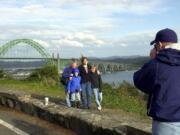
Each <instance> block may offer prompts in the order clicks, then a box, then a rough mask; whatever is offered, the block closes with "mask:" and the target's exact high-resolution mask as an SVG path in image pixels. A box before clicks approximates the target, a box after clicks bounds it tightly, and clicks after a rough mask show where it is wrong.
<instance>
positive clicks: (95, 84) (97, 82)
mask: <svg viewBox="0 0 180 135" xmlns="http://www.w3.org/2000/svg"><path fill="white" fill-rule="evenodd" d="M90 80H91V87H92V89H94V88H99V91H100V92H102V79H101V75H98V74H97V73H93V72H90Z"/></svg>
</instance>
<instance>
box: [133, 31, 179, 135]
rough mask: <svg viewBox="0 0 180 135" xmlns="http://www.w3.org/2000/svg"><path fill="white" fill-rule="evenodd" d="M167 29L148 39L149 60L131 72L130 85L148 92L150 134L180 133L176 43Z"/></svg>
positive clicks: (172, 34)
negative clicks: (149, 48)
mask: <svg viewBox="0 0 180 135" xmlns="http://www.w3.org/2000/svg"><path fill="white" fill-rule="evenodd" d="M177 42H178V39H177V35H176V33H175V32H174V31H173V30H171V29H163V30H160V31H159V32H158V33H157V34H156V38H155V40H154V41H152V42H151V45H153V46H154V48H153V49H152V50H151V52H150V57H151V60H150V61H149V62H148V63H146V64H145V65H144V66H143V67H142V68H141V69H140V70H138V71H137V72H135V73H134V84H135V86H136V87H137V88H138V89H140V90H141V91H142V92H144V93H146V94H148V95H149V100H148V107H147V109H148V115H149V116H150V117H152V118H153V122H152V134H153V135H180V45H178V44H177Z"/></svg>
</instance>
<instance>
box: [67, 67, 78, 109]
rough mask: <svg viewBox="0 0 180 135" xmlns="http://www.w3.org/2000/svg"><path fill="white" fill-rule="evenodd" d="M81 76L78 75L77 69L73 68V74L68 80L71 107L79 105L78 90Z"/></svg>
mask: <svg viewBox="0 0 180 135" xmlns="http://www.w3.org/2000/svg"><path fill="white" fill-rule="evenodd" d="M80 83H81V77H80V76H79V70H78V69H77V68H76V69H74V70H73V76H72V77H71V79H70V80H69V81H68V87H67V90H68V93H69V94H70V95H71V105H72V107H77V108H79V107H80V101H81V98H80V91H81V84H80Z"/></svg>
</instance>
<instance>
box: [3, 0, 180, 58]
mask: <svg viewBox="0 0 180 135" xmlns="http://www.w3.org/2000/svg"><path fill="white" fill-rule="evenodd" d="M179 8H180V1H178V0H151V1H147V0H107V1H106V0H28V1H26V0H0V32H1V34H0V45H3V44H5V43H6V42H8V41H10V40H13V39H17V38H31V39H34V40H36V41H37V42H39V43H41V44H42V45H43V46H44V47H45V48H46V49H47V50H48V51H49V52H50V53H57V52H59V53H60V56H61V57H68V58H70V57H79V56H80V55H81V54H83V55H86V56H94V57H107V56H129V55H148V54H149V49H150V45H149V42H150V41H151V40H153V38H154V36H155V34H156V32H157V31H158V30H160V29H163V28H167V27H168V28H172V29H174V30H175V31H176V32H177V33H178V35H179V34H180V23H179V22H180V17H179V15H178V13H179ZM16 48H17V47H16ZM19 48H20V47H19ZM22 48H23V47H22ZM29 49H30V48H29ZM15 51H16V54H17V53H18V54H20V53H21V52H22V50H21V49H16V50H15ZM30 52H31V55H35V54H34V53H35V52H34V53H33V51H30ZM22 55H23V54H22Z"/></svg>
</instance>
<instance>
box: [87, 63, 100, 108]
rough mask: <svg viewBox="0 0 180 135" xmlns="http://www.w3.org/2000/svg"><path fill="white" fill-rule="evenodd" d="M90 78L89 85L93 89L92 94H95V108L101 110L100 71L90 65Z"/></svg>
mask: <svg viewBox="0 0 180 135" xmlns="http://www.w3.org/2000/svg"><path fill="white" fill-rule="evenodd" d="M90 79H91V87H92V89H93V92H94V95H95V101H96V104H97V107H98V108H97V109H98V110H99V111H101V109H102V107H101V102H102V79H101V75H100V72H99V71H97V69H96V67H95V66H92V67H91V73H90Z"/></svg>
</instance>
